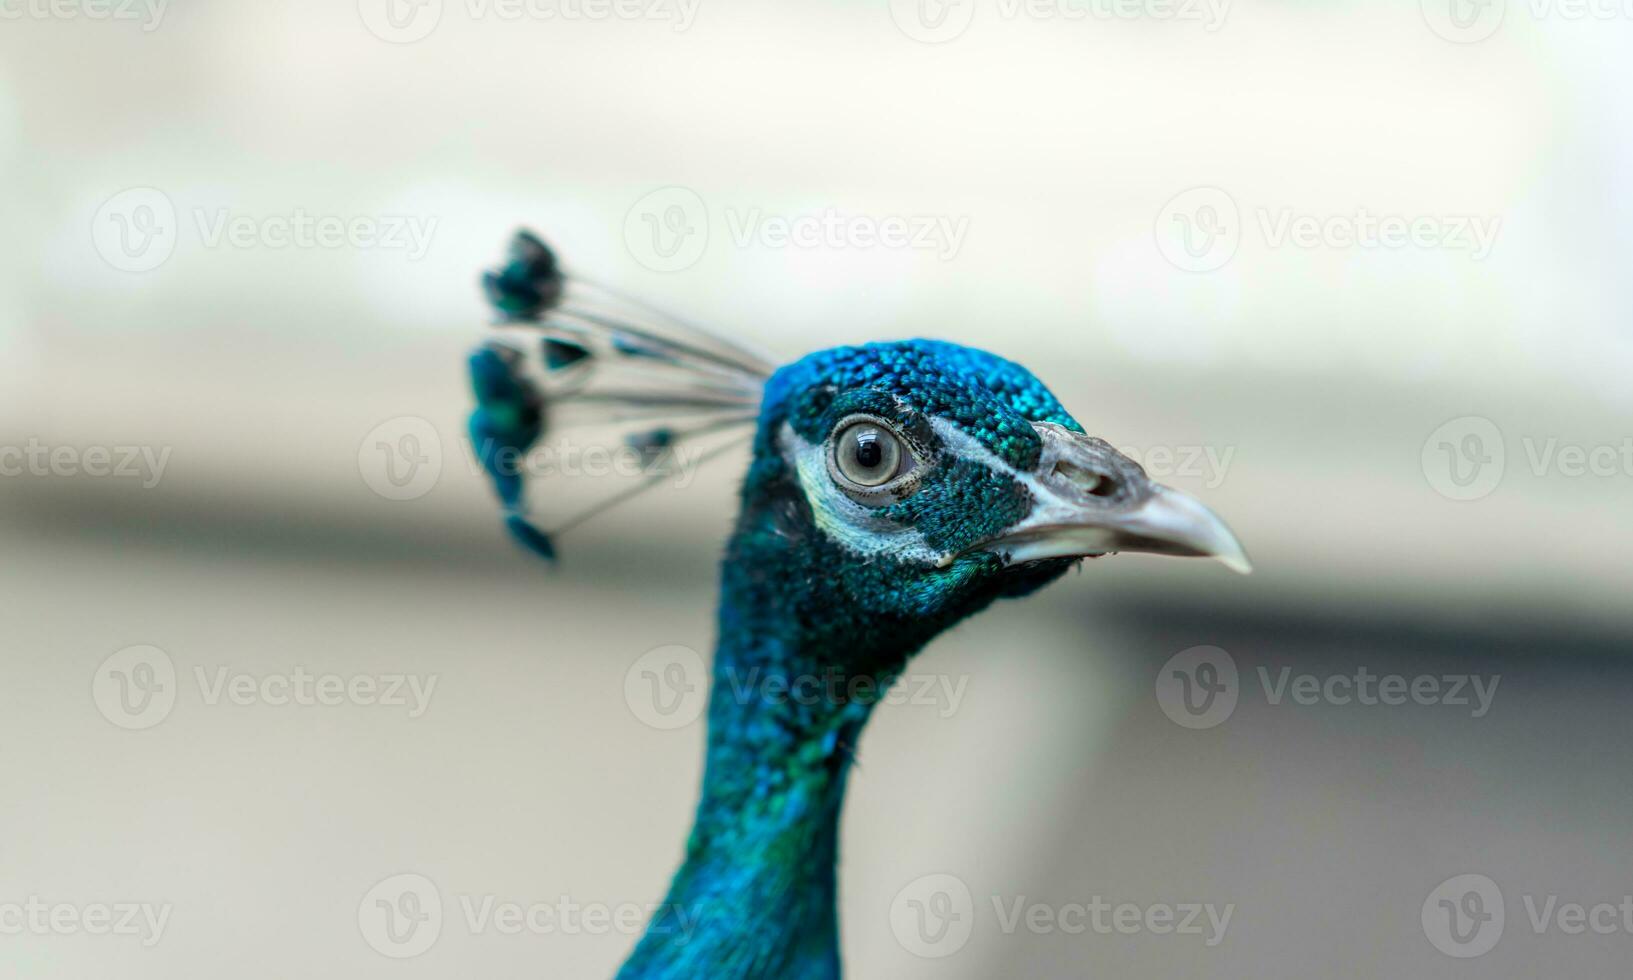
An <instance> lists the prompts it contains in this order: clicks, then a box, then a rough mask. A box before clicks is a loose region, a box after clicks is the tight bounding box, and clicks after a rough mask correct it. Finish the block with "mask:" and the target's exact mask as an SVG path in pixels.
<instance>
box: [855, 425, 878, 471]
mask: <svg viewBox="0 0 1633 980" xmlns="http://www.w3.org/2000/svg"><path fill="white" fill-rule="evenodd" d="M884 458H885V451H884V449H883V448H882V447H880V445H879V434H878V433H877V432H864V433H862V434H861V435H859V436H857V437H856V463H857V465H859V466H861V467H862V468H863V469H869V470H871V469H876V468H878V466H879V463H880V462H881V461H883V460H884Z"/></svg>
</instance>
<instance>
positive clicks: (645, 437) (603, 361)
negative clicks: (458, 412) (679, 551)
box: [470, 230, 773, 559]
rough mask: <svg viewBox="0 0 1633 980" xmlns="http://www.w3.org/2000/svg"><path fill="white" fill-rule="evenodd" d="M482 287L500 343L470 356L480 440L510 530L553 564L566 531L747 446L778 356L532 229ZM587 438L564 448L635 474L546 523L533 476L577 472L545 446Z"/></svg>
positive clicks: (475, 435) (475, 440) (475, 430)
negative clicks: (534, 495)
mask: <svg viewBox="0 0 1633 980" xmlns="http://www.w3.org/2000/svg"><path fill="white" fill-rule="evenodd" d="M482 287H483V291H484V293H485V294H486V296H487V299H488V302H489V303H490V304H491V305H492V306H493V308H494V310H495V312H496V313H497V314H498V316H497V321H496V323H495V330H496V331H497V336H495V337H494V338H493V339H491V340H489V341H488V342H487V343H485V344H484V345H483V346H482V347H481V348H479V349H478V350H477V351H476V352H475V353H474V354H472V356H471V360H470V376H471V386H472V389H473V391H474V392H475V395H476V409H475V411H474V412H473V413H472V414H471V418H470V434H471V441H472V445H473V447H474V449H475V453H476V457H477V460H478V462H480V463H481V465H482V467H483V470H484V471H485V472H486V473H487V474H488V478H489V480H490V482H491V483H492V485H493V488H494V492H495V493H496V494H497V495H498V497H499V501H500V503H501V504H502V505H503V506H504V508H505V526H506V528H507V529H508V530H509V531H510V533H511V535H512V537H514V538H515V539H516V540H517V541H518V542H519V543H521V544H522V545H523V546H524V547H525V548H527V550H529V551H531V552H533V553H534V554H537V555H540V556H541V557H544V558H546V559H554V558H555V553H556V549H555V543H554V536H556V535H559V534H560V533H561V532H562V531H565V530H567V529H568V528H570V527H573V526H576V525H577V524H579V523H581V522H583V521H585V520H588V519H589V518H590V517H593V516H595V515H596V514H599V513H601V512H603V511H605V510H607V509H610V508H611V507H612V506H614V505H615V504H617V503H620V502H622V501H624V500H627V499H630V498H632V497H634V496H637V495H638V494H640V493H641V492H643V491H644V490H647V489H650V488H651V487H654V486H656V485H658V484H659V483H660V482H662V481H663V480H664V479H666V478H668V477H671V476H673V475H675V474H676V472H677V468H684V467H689V466H696V465H699V464H701V463H702V462H704V461H705V460H706V459H709V458H712V457H713V456H715V455H717V454H719V453H721V452H723V451H724V450H725V449H728V448H730V447H731V446H734V445H737V444H739V443H741V442H743V441H744V438H745V437H746V434H747V433H746V431H745V430H748V429H751V428H752V426H753V424H754V422H755V420H756V418H757V417H758V414H759V407H760V400H761V396H762V389H763V387H764V384H765V381H766V379H767V378H768V377H770V375H771V373H772V369H773V364H772V363H771V362H770V361H769V360H767V359H766V358H765V357H763V356H761V355H760V354H758V353H756V352H754V351H752V350H750V349H749V348H747V347H745V346H743V345H741V344H737V343H734V342H732V341H729V340H726V339H724V338H722V337H720V336H718V335H716V334H714V333H712V332H710V331H708V330H705V329H703V328H701V327H698V326H696V325H695V324H692V323H689V322H687V321H685V320H682V319H681V318H679V317H676V316H674V315H672V314H669V313H666V312H664V311H662V310H659V309H657V308H656V307H653V306H650V305H648V304H646V303H643V302H641V301H639V300H636V299H633V298H631V297H629V296H626V295H624V294H622V293H619V292H617V291H615V290H613V289H611V288H609V287H607V286H603V285H600V284H598V283H595V282H592V281H590V280H588V279H584V278H582V277H579V276H576V275H572V274H569V273H567V272H566V271H565V270H564V269H563V268H562V267H561V265H560V263H559V262H558V261H557V259H556V255H555V252H554V251H552V250H551V248H550V247H549V246H548V245H546V244H545V243H544V241H543V240H542V239H540V238H539V237H538V236H536V235H534V234H533V233H532V232H529V231H526V230H522V231H518V232H517V233H516V235H515V236H514V237H513V238H512V239H511V242H510V248H509V251H508V254H507V256H506V261H505V264H504V265H502V266H500V267H499V268H497V269H494V270H492V271H489V272H486V273H484V274H483V276H482ZM574 431H577V432H581V433H589V434H587V435H586V436H585V437H584V438H582V439H578V440H575V439H573V438H572V437H568V438H566V439H564V440H563V441H561V443H560V444H559V445H558V446H557V447H556V448H557V450H558V451H561V452H568V453H571V452H575V451H576V452H578V453H584V452H586V451H596V450H599V451H601V452H603V453H611V454H615V455H613V456H611V457H610V458H611V459H612V460H613V461H614V465H613V467H612V468H613V469H614V470H616V471H617V472H618V473H619V475H621V476H622V477H623V480H622V481H621V482H620V483H618V484H617V485H616V486H615V487H614V489H613V490H612V491H611V492H608V491H607V489H606V486H605V483H606V481H597V482H598V484H599V486H598V487H597V490H596V493H595V494H594V495H592V496H593V497H594V499H593V501H592V502H591V503H589V505H588V506H586V507H583V508H582V509H581V510H580V511H579V512H578V513H576V514H573V515H572V516H570V517H567V518H565V519H563V520H560V521H557V522H555V523H554V525H553V526H552V527H551V529H549V530H546V529H544V528H543V527H541V526H540V525H539V523H538V522H537V521H536V520H535V519H534V517H533V507H532V505H531V503H530V501H529V499H528V491H529V489H530V487H529V482H528V481H529V478H530V477H534V476H542V475H544V474H545V472H551V471H554V472H556V473H557V474H558V476H557V480H558V481H559V480H561V479H562V478H564V477H565V476H567V475H568V474H567V472H566V471H567V469H569V467H565V466H553V465H545V464H544V463H542V462H541V460H540V459H539V458H538V452H539V451H540V450H541V449H543V448H546V447H545V446H544V445H543V443H542V442H541V441H542V440H546V439H548V438H551V437H558V436H561V435H562V434H563V433H569V432H574ZM620 453H621V454H625V456H619V455H616V454H620ZM687 453H691V455H690V456H688V455H687ZM626 456H627V459H626ZM620 463H622V464H623V465H618V464H620ZM580 475H582V474H580Z"/></svg>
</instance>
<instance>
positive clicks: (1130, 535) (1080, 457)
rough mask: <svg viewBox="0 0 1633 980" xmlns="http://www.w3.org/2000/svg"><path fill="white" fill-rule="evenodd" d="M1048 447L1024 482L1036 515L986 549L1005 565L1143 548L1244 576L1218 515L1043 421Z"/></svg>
mask: <svg viewBox="0 0 1633 980" xmlns="http://www.w3.org/2000/svg"><path fill="white" fill-rule="evenodd" d="M1036 428H1037V430H1038V433H1039V434H1040V435H1041V436H1043V439H1044V450H1043V454H1042V456H1041V457H1040V459H1039V462H1038V467H1037V469H1036V470H1034V471H1033V472H1032V473H1031V474H1030V475H1028V476H1026V477H1023V482H1024V483H1025V484H1026V485H1027V488H1028V489H1029V490H1030V491H1031V492H1032V496H1033V498H1034V501H1035V503H1034V505H1033V508H1032V511H1031V513H1030V514H1028V515H1027V516H1026V517H1025V518H1023V519H1022V520H1020V521H1018V522H1017V523H1015V524H1014V525H1012V526H1010V527H1008V528H1006V529H1005V530H1004V531H1003V532H1002V533H1001V534H999V535H998V536H996V537H994V538H992V539H990V540H988V541H985V542H983V543H982V544H981V545H980V546H979V548H980V550H983V551H990V552H993V553H995V554H998V555H1001V556H1002V557H1003V559H1004V563H1005V564H1006V565H1012V564H1019V563H1021V562H1028V561H1037V560H1039V559H1043V558H1078V557H1091V556H1099V555H1107V554H1114V553H1116V552H1123V551H1139V552H1146V553H1150V554H1159V555H1179V556H1185V557H1197V558H1204V557H1205V558H1217V559H1219V561H1221V562H1223V563H1224V564H1225V566H1226V567H1227V568H1229V569H1231V570H1232V571H1235V572H1240V573H1242V574H1244V575H1246V574H1247V573H1249V572H1251V571H1252V570H1253V566H1252V564H1251V563H1250V562H1249V561H1248V558H1247V552H1246V551H1244V550H1243V548H1242V545H1241V542H1239V541H1237V540H1236V535H1234V534H1232V533H1231V530H1230V528H1229V527H1227V526H1226V525H1225V522H1224V521H1222V520H1220V519H1219V516H1218V515H1217V514H1215V513H1214V512H1213V511H1211V510H1209V509H1208V508H1207V507H1205V506H1203V505H1202V503H1201V502H1200V501H1198V500H1196V499H1195V498H1194V497H1191V496H1188V495H1187V494H1184V493H1181V492H1180V491H1178V490H1175V489H1173V488H1171V487H1165V486H1163V485H1162V484H1160V483H1156V482H1155V481H1153V480H1151V478H1150V477H1148V476H1146V473H1145V470H1144V469H1143V468H1142V467H1141V466H1140V465H1139V464H1138V463H1136V462H1135V461H1133V460H1132V459H1129V458H1128V457H1127V456H1124V455H1123V454H1122V453H1119V452H1117V450H1115V449H1113V448H1112V447H1111V445H1110V444H1109V443H1107V442H1105V441H1104V440H1102V439H1096V438H1094V437H1092V436H1086V435H1083V434H1082V433H1079V432H1073V431H1071V430H1070V429H1066V428H1064V427H1062V426H1058V425H1053V424H1051V423H1036Z"/></svg>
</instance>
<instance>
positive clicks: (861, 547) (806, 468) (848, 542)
mask: <svg viewBox="0 0 1633 980" xmlns="http://www.w3.org/2000/svg"><path fill="white" fill-rule="evenodd" d="M778 443H779V446H778V448H779V449H781V450H782V455H783V458H784V459H786V460H787V461H788V462H790V463H792V464H793V466H794V471H795V472H796V473H798V474H799V483H800V488H801V489H803V490H804V491H805V499H806V501H807V502H808V503H809V504H810V505H811V516H812V518H813V519H814V520H815V522H816V526H817V528H818V530H820V531H821V532H822V533H823V534H826V535H827V536H828V537H829V538H832V539H833V540H834V542H836V543H837V544H839V545H840V546H841V547H843V548H844V549H845V550H846V551H849V552H852V553H853V554H856V555H860V556H862V557H873V556H877V555H888V556H890V557H891V558H894V559H896V560H897V561H907V562H916V563H918V564H923V565H946V564H949V563H950V562H951V561H952V556H951V555H946V554H943V553H942V552H939V551H936V550H935V549H934V548H931V547H930V546H929V545H928V544H926V543H925V541H924V535H922V534H920V533H919V532H918V531H917V530H916V529H914V528H910V527H902V526H901V525H899V524H896V523H895V522H894V521H890V520H886V519H885V518H884V517H883V516H882V515H881V514H880V513H879V509H878V508H876V507H868V506H865V505H863V504H859V503H857V502H856V501H854V500H852V499H851V498H850V496H849V495H848V494H846V493H845V491H843V490H841V489H839V487H838V486H836V485H835V484H834V481H833V478H832V477H831V476H829V475H828V447H827V446H826V445H825V444H823V443H820V442H807V441H806V440H805V439H803V438H801V437H800V435H799V433H797V432H795V431H794V427H793V426H791V425H789V424H788V423H786V422H785V423H783V427H782V430H781V432H779V433H778Z"/></svg>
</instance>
